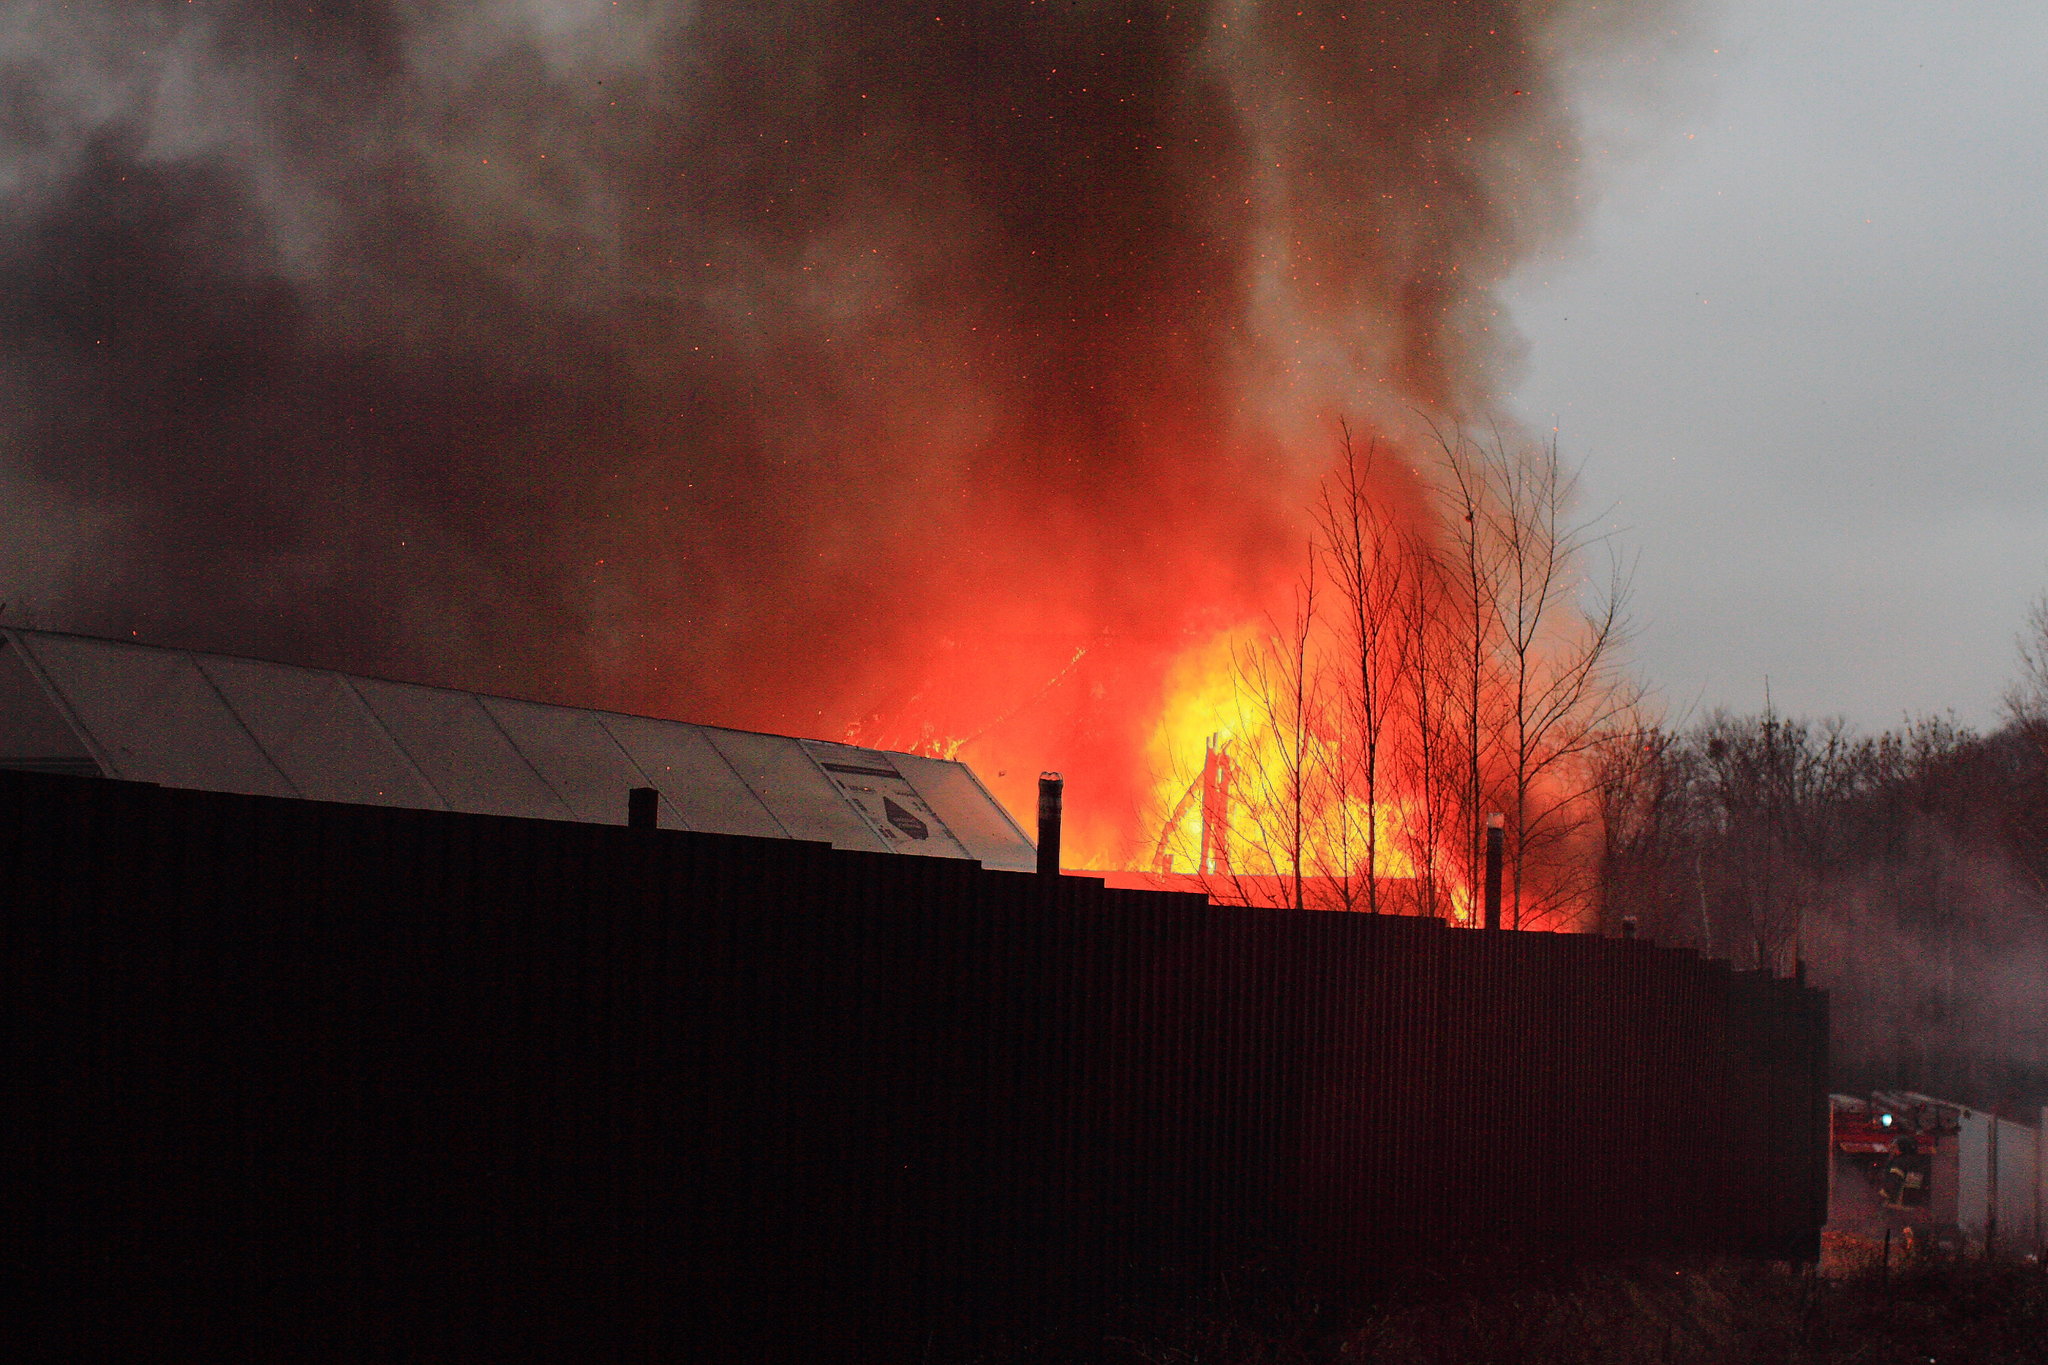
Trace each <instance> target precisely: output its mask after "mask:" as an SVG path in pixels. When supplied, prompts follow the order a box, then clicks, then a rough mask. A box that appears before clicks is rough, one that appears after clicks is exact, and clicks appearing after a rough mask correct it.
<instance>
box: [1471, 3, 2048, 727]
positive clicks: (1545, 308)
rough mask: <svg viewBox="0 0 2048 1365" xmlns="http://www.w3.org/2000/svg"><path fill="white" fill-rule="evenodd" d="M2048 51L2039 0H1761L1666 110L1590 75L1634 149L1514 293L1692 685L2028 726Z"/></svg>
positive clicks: (2046, 564) (1555, 403) (1533, 357)
mask: <svg viewBox="0 0 2048 1365" xmlns="http://www.w3.org/2000/svg"><path fill="white" fill-rule="evenodd" d="M1715 49H1718V51H1716V50H1715ZM2044 57H2048V7H2043V6H2040V5H2038V4H2031V3H1978V4H1961V5H1946V4H1945V5H1924V4H1913V3H1896V2H1894V3H1884V4H1871V3H1868V0H1855V2H1853V3H1852V2H1849V0H1823V2H1821V3H1801V4H1796V5H1786V4H1783V3H1781V2H1773V0H1737V2H1736V3H1729V4H1726V5H1724V6H1723V7H1722V8H1721V9H1720V11H1719V13H1718V16H1717V18H1716V20H1715V24H1714V32H1713V37H1712V38H1711V39H1710V40H1709V41H1707V42H1706V43H1704V44H1703V45H1702V46H1701V48H1700V49H1699V50H1698V52H1697V53H1696V55H1695V57H1694V58H1693V60H1692V62H1691V63H1690V65H1691V66H1692V67H1693V70H1692V72H1691V73H1689V74H1688V75H1687V76H1686V77H1684V78H1683V80H1682V81H1681V82H1679V89H1678V90H1677V92H1676V93H1674V94H1672V95H1669V96H1668V97H1667V99H1666V101H1665V107H1664V108H1663V109H1662V110H1661V111H1660V112H1659V113H1658V114H1657V115H1656V116H1655V117H1654V118H1651V119H1645V118H1644V117H1642V116H1641V115H1640V114H1634V115H1632V114H1630V113H1628V112H1625V111H1622V110H1620V109H1619V108H1618V107H1617V101H1616V100H1615V97H1614V96H1613V95H1612V94H1610V93H1606V92H1605V91H1604V90H1603V87H1602V84H1601V83H1600V81H1599V78H1598V77H1597V76H1596V77H1595V78H1593V79H1592V81H1591V82H1590V83H1589V85H1588V88H1587V90H1586V92H1585V96H1584V98H1585V100H1586V102H1587V105H1588V112H1589V114H1590V115H1591V116H1592V120H1593V122H1594V123H1595V124H1596V126H1597V125H1599V124H1603V123H1605V124H1614V125H1617V126H1619V125H1630V126H1628V128H1627V132H1626V134H1625V135H1624V137H1623V138H1622V139H1621V140H1620V141H1621V142H1622V143H1628V142H1632V143H1633V146H1632V147H1630V146H1624V145H1615V146H1614V147H1613V150H1612V151H1611V152H1610V153H1609V154H1608V155H1606V156H1605V157H1603V158H1602V161H1603V162H1605V163H1613V164H1603V165H1601V166H1600V167H1599V170H1598V182H1599V183H1600V184H1602V185H1603V186H1604V188H1605V191H1606V192H1605V195H1604V197H1603V199H1602V200H1601V202H1600V204H1599V206H1598V207H1597V208H1596V210H1595V211H1594V212H1593V213H1592V214H1591V215H1590V218H1589V221H1588V223H1587V225H1586V230H1585V231H1584V233H1583V234H1582V235H1581V237H1580V238H1579V239H1578V241H1577V243H1576V245H1575V247H1574V249H1573V251H1572V253H1571V254H1570V256H1569V257H1568V258H1567V259H1565V260H1563V261H1561V262H1550V263H1545V264H1543V265H1540V266H1536V267H1532V268H1530V269H1528V270H1526V271H1524V272H1523V274H1522V275H1521V276H1519V277H1518V279H1517V281H1516V282H1515V287H1514V288H1513V289H1512V290H1511V291H1510V294H1509V298H1510V302H1511V304H1512V306H1513V308H1514V312H1515V315H1516V317H1517V320H1518V322H1519V324H1520V326H1521V327H1522V329H1523V331H1524V333H1525V334H1526V335H1527V337H1528V340H1529V343H1530V350H1529V364H1528V369H1527V372H1526V374H1525V376H1524V379H1523V382H1522V383H1521V384H1520V385H1519V387H1518V389H1517V391H1516V399H1517V406H1518V408H1519V410H1520V411H1521V412H1522V413H1523V414H1524V415H1526V416H1527V417H1528V418H1530V419H1531V420H1532V421H1534V422H1537V423H1540V424H1542V425H1544V426H1549V425H1552V424H1553V422H1554V424H1555V425H1556V426H1557V427H1558V428H1560V439H1561V440H1562V442H1563V444H1564V447H1565V449H1566V451H1567V452H1568V453H1569V454H1570V455H1572V456H1573V457H1575V458H1578V459H1581V460H1583V461H1584V462H1585V469H1586V481H1587V486H1588V490H1589V502H1590V503H1591V505H1593V506H1595V507H1604V506H1607V505H1609V504H1613V505H1614V508H1615V511H1614V517H1613V520H1614V521H1615V522H1616V523H1617V524H1618V525H1620V526H1622V527H1623V528H1625V531H1626V534H1625V537H1624V539H1625V543H1626V544H1628V545H1629V546H1631V547H1632V548H1633V549H1634V550H1635V551H1637V552H1639V554H1640V557H1641V558H1640V566H1639V570H1638V573H1637V578H1636V586H1637V596H1636V608H1637V616H1638V618H1639V619H1640V621H1641V625H1642V632H1641V636H1640V640H1639V643H1638V646H1637V650H1636V654H1637V658H1638V660H1639V662H1640V664H1641V666H1642V668H1643V671H1644V672H1645V673H1646V674H1647V675H1648V677H1649V679H1650V680H1651V682H1652V683H1653V684H1655V685H1656V686H1657V687H1658V688H1659V690H1660V691H1661V692H1662V694H1663V695H1664V697H1665V699H1666V701H1667V703H1668V704H1669V705H1670V707H1671V709H1672V710H1673V711H1674V712H1678V711H1683V710H1685V709H1686V708H1688V707H1690V706H1692V705H1694V704H1695V703H1697V704H1698V705H1700V706H1702V707H1711V706H1715V705H1726V706H1729V707H1731V708H1735V709H1740V710H1753V709H1756V708H1757V707H1758V706H1759V705H1760V704H1761V703H1762V700H1763V689H1764V680H1765V678H1766V676H1768V678H1769V680H1770V689H1771V695H1772V698H1773V700H1774V701H1775V702H1776V703H1777V705H1778V707H1779V708H1780V709H1781V710H1784V711H1787V712H1792V713H1803V714H1809V715H1823V714H1840V715H1843V716H1846V717H1848V718H1849V719H1851V720H1853V721H1855V722H1857V723H1858V724H1860V725H1863V726H1881V725H1886V724H1890V723H1894V722H1896V721H1897V720H1898V719H1899V717H1900V716H1901V714H1902V713H1906V712H1914V713H1919V712H1926V711H1934V710H1946V709H1950V708H1953V709H1954V710H1955V711H1956V713H1957V714H1958V715H1959V716H1960V717H1961V718H1963V719H1965V720H1968V721H1973V722H1976V723H1979V724H1984V723H1991V722H1995V720H1996V717H1997V699H1998V694H1999V692H2000V690H2001V688H2002V687H2003V686H2004V685H2005V682H2006V680H2007V679H2008V677H2009V676H2010V674H2011V672H2012V667H2013V637H2014V634H2015V632H2016V631H2017V630H2018V629H2019V626H2020V624H2021V617H2022V615H2023V613H2024V611H2025V609H2026V604H2027V602H2028V601H2029V599H2030V598H2032V597H2033V596H2034V595H2036V594H2037V593H2039V592H2040V591H2041V590H2042V589H2043V588H2044V587H2048V459H2044V452H2048V259H2044V252H2043V245H2044V237H2048V232H2044V229H2048V176H2044V172H2043V162H2044V144H2048V82H2044V80H2043V79H2042V75H2043V59H2044ZM1598 148H1599V141H1598V140H1597V139H1596V140H1595V152H1594V154H1595V155H1596V156H1598V155H1599V150H1598Z"/></svg>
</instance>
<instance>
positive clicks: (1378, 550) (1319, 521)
mask: <svg viewBox="0 0 2048 1365" xmlns="http://www.w3.org/2000/svg"><path fill="white" fill-rule="evenodd" d="M1378 458H1379V443H1378V441H1376V440H1374V441H1369V442H1368V443H1367V444H1366V447H1365V449H1364V450H1363V451H1360V450H1359V449H1358V448H1357V446H1356V445H1355V444H1354V443H1353V442H1352V439H1351V428H1350V426H1349V425H1348V424H1347V425H1346V426H1345V427H1344V428H1343V444H1342V458H1341V460H1340V461H1339V463H1338V466H1337V468H1336V470H1335V472H1334V473H1332V474H1331V475H1330V476H1329V477H1328V478H1326V479H1324V481H1323V485H1322V491H1321V496H1320V499H1319V501H1318V503H1317V507H1316V531H1317V535H1318V544H1317V552H1318V557H1319V558H1321V559H1322V560H1323V562H1324V563H1325V564H1326V565H1327V566H1328V573H1329V575H1330V578H1331V581H1332V583H1333V584H1334V586H1335V589H1336V592H1337V595H1338V597H1339V598H1340V600H1341V601H1342V603H1343V608H1342V613H1341V614H1342V626H1341V627H1340V638H1339V642H1338V648H1339V649H1340V650H1341V653H1342V664H1341V667H1340V668H1339V669H1338V670H1335V671H1337V672H1339V673H1340V674H1341V676H1340V677H1338V678H1337V679H1335V680H1334V681H1335V683H1336V687H1337V691H1338V693H1339V695H1340V696H1341V697H1342V698H1343V704H1344V710H1345V712H1346V714H1345V716H1344V720H1345V722H1346V727H1345V728H1346V732H1347V737H1348V740H1349V744H1348V746H1347V747H1348V749H1349V753H1348V755H1347V757H1348V759H1349V762H1348V763H1346V764H1345V768H1346V771H1345V773H1344V774H1343V776H1342V780H1341V791H1342V793H1343V795H1344V796H1347V797H1348V796H1349V795H1351V794H1353V793H1354V792H1355V794H1356V795H1357V796H1358V797H1359V798H1360V799H1361V801H1362V803H1363V810H1362V811H1361V812H1360V819H1361V822H1362V824H1363V830H1362V831H1361V834H1362V839H1361V842H1362V844H1363V849H1362V856H1361V857H1360V858H1359V859H1358V860H1357V863H1358V870H1357V873H1356V876H1357V877H1358V879H1359V881H1360V883H1361V884H1362V886H1363V888H1364V892H1365V908H1366V909H1367V910H1368V911H1370V912H1371V913H1373V914H1378V913H1379V912H1380V908H1381V907H1380V875H1379V869H1380V854H1381V849H1382V846H1383V843H1384V841H1385V838H1386V831H1385V828H1384V826H1385V816H1384V813H1383V812H1384V810H1385V805H1386V798H1387V794H1388V793H1387V790H1386V786H1387V784H1386V781H1385V778H1386V773H1387V766H1388V765H1387V762H1386V760H1387V757H1388V755H1387V749H1388V729H1389V719H1390V716H1391V714H1392V712H1393V710H1394V706H1395V701H1396V697H1395V689H1396V685H1397V682H1398V680H1399V675H1400V674H1401V672H1402V671H1403V665H1404V663H1405V662H1406V659H1407V656H1408V655H1409V654H1410V650H1411V646H1412V644H1413V640H1412V638H1411V631H1412V629H1413V628H1414V627H1416V626H1417V625H1418V624H1421V623H1419V622H1418V621H1416V620H1415V619H1414V618H1413V617H1412V616H1411V615H1409V614H1407V613H1404V612H1403V611H1402V606H1403V603H1404V601H1405V599H1406V596H1407V583H1408V580H1409V578H1410V577H1411V576H1413V569H1412V566H1411V564H1410V555H1411V542H1410V541H1409V540H1408V539H1407V538H1406V537H1404V536H1403V535H1402V534H1401V531H1400V528H1399V527H1397V526H1396V525H1395V524H1394V521H1393V519H1392V517H1390V516H1389V514H1388V512H1387V509H1386V508H1385V507H1383V506H1382V505H1380V503H1379V502H1378V501H1377V499H1375V497H1374V496H1373V493H1372V478H1373V471H1374V466H1375V464H1376V463H1377V461H1378ZM1353 774H1355V775H1356V780H1355V782H1354V781H1353V780H1352V777H1353ZM1351 811H1352V803H1351V802H1350V801H1349V800H1339V801H1338V802H1337V803H1336V807H1335V810H1334V812H1333V813H1334V814H1335V815H1336V817H1337V818H1338V820H1339V821H1340V823H1341V824H1342V825H1343V826H1345V828H1343V829H1342V830H1341V832H1340V838H1339V842H1341V843H1344V844H1346V845H1348V844H1349V843H1350V842H1351V840H1350V837H1349V836H1350V830H1349V828H1348V825H1349V822H1350V820H1351ZM1345 861H1346V862H1350V861H1351V860H1350V859H1346V860H1345ZM1346 870H1347V871H1348V870H1349V869H1346ZM1348 882H1349V878H1348V877H1347V879H1346V884H1347V886H1348Z"/></svg>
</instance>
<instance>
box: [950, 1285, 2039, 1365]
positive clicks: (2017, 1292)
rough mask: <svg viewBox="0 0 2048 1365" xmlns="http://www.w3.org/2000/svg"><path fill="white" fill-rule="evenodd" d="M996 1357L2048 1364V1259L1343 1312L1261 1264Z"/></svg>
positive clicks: (1499, 1293)
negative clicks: (2047, 1263)
mask: <svg viewBox="0 0 2048 1365" xmlns="http://www.w3.org/2000/svg"><path fill="white" fill-rule="evenodd" d="M973 1359H974V1360H975V1361H977V1362H980V1363H981V1365H1083V1363H1084V1362H1085V1363H1086V1365H1349V1363H1350V1362H1377V1363H1379V1365H1752V1363H1754V1365H1930V1363H1931V1365H2034V1363H2035V1362H2041V1363H2042V1365H2048V1275H2044V1273H2043V1270H2042V1269H2041V1268H2040V1267H2038V1266H2031V1265H2018V1264H1999V1263H1985V1262H1982V1261H1937V1262H1930V1263H1925V1264H1918V1265H1912V1266H1908V1267H1906V1268H1904V1269H1896V1268H1895V1269H1894V1270H1893V1271H1892V1272H1891V1273H1890V1274H1889V1275H1887V1274H1884V1273H1882V1272H1881V1271H1877V1270H1874V1269H1873V1270H1871V1271H1867V1272H1863V1273H1858V1274H1854V1275H1851V1276H1848V1277H1845V1278H1841V1279H1836V1280H1827V1279H1821V1278H1819V1277H1816V1276H1814V1275H1813V1274H1811V1273H1808V1272H1801V1271H1794V1270H1787V1269H1784V1268H1773V1267H1768V1266H1759V1265H1752V1264H1746V1263H1735V1262H1728V1263H1715V1264H1709V1265H1697V1266H1686V1267H1669V1266H1665V1267H1654V1266H1627V1267H1603V1268H1599V1269H1583V1270H1577V1271H1570V1272H1560V1273H1558V1274H1554V1275H1552V1276H1550V1277H1548V1278H1547V1279H1546V1280H1543V1281H1537V1280H1531V1281H1530V1282H1528V1283H1524V1284H1520V1285H1516V1286H1512V1287H1499V1288H1492V1289H1488V1288H1485V1287H1479V1286H1473V1287H1457V1286H1448V1285H1445V1286H1437V1287H1436V1288H1435V1290H1434V1291H1433V1292H1426V1293H1422V1294H1417V1295H1411V1296H1410V1297H1409V1298H1408V1300H1407V1301H1405V1302H1400V1303H1388V1304H1382V1305H1379V1306H1377V1307H1374V1308H1371V1309H1369V1310H1366V1311H1363V1312H1359V1313H1356V1314H1353V1315H1350V1316H1349V1318H1348V1320H1338V1319H1337V1318H1336V1316H1335V1315H1334V1314H1333V1313H1331V1312H1330V1311H1329V1310H1328V1309H1327V1308H1326V1307H1324V1306H1323V1305H1320V1304H1317V1303H1315V1302H1312V1301H1310V1300H1308V1299H1307V1298H1306V1297H1304V1296H1302V1295H1301V1294H1299V1293H1298V1292H1293V1291H1289V1290H1286V1289H1285V1288H1284V1287H1282V1286H1280V1285H1278V1284H1276V1283H1275V1281H1274V1279H1273V1278H1272V1277H1271V1276H1267V1275H1261V1274H1259V1273H1257V1272H1251V1271H1248V1272H1245V1273H1243V1274H1241V1275H1239V1276H1236V1277H1232V1278H1230V1279H1226V1280H1225V1281H1223V1282H1222V1283H1221V1284H1220V1285H1219V1286H1218V1287H1217V1288H1216V1289H1215V1290H1213V1291H1212V1292H1210V1293H1209V1294H1207V1295H1204V1296H1202V1298H1200V1299H1199V1300H1198V1301H1195V1302H1192V1303H1186V1304H1181V1305H1177V1306H1175V1307H1173V1308H1171V1309H1164V1308H1154V1309H1148V1310H1140V1309H1135V1308H1126V1309H1124V1310H1120V1311H1119V1312H1117V1313H1115V1314H1112V1315H1110V1317H1108V1318H1107V1319H1105V1320H1102V1321H1098V1322H1094V1323H1090V1324H1087V1325H1086V1326H1075V1327H1071V1328H1068V1329H1063V1330H1061V1331H1058V1332H1052V1333H1047V1334H1045V1335H1044V1336H1042V1337H1039V1338H1037V1339H1034V1340H1031V1341H1028V1342H1014V1343H1011V1344H1009V1345H1007V1346H1005V1347H1003V1348H1002V1349H1000V1350H996V1351H993V1352H986V1353H981V1354H978V1355H976V1356H975V1357H973Z"/></svg>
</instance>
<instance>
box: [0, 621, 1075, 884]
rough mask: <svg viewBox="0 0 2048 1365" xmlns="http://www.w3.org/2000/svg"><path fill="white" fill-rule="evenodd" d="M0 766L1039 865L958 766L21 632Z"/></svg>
mask: <svg viewBox="0 0 2048 1365" xmlns="http://www.w3.org/2000/svg"><path fill="white" fill-rule="evenodd" d="M0 767H6V768H36V769H41V770H44V771H52V772H72V773H81V774H87V775H98V776H102V777H114V778H123V779H127V780H130V781H137V782H156V783H160V784H162V785H164V786H167V787H196V788H199V789H200V790H203V791H223V792H248V793H253V794H256V795H261V796H296V797H304V798H307V799H309V800H315V801H342V802H350V803H355V804H361V805H379V806H404V807H410V808H413V809H420V810H454V811H467V812H473V813H476V814H485V815H520V816H528V817H531V818H534V819H541V820H579V821H584V822H588V823H592V824H623V823H625V818H626V792H627V790H628V789H630V788H633V787H653V788H656V789H657V790H659V791H660V792H661V802H660V806H659V810H658V817H657V818H658V822H659V824H660V825H661V826H662V827H663V828H665V829H688V830H703V831H708V832H712V833H719V834H753V835H762V836H767V837H770V838H787V839H814V840H820V841H823V842H826V843H829V844H831V845H832V846H833V847H835V848H847V849H866V850H869V851H877V852H880V851H886V852H892V853H908V854H920V855H924V856H928V857H941V858H972V859H975V860H978V861H980V862H981V863H983V864H984V865H986V866H988V867H995V868H1006V869H1010V870H1012V871H1019V872H1028V871H1031V870H1032V869H1033V868H1034V867H1035V866H1036V855H1035V853H1034V852H1033V849H1032V845H1031V841H1030V840H1029V839H1028V838H1026V837H1025V834H1024V831H1023V830H1022V829H1020V828H1018V826H1017V822H1016V821H1014V820H1012V819H1011V818H1010V816H1009V814H1008V812H1006V811H1005V810H1004V809H1003V808H1002V806H1001V805H999V804H998V803H997V802H996V800H995V798H994V797H992V796H990V795H989V793H988V791H987V789H986V788H984V787H983V786H982V785H981V782H980V780H979V779H977V778H976V777H975V776H974V774H973V772H972V771H970V770H969V769H968V767H967V765H965V764H964V763H955V762H949V761H946V760H942V759H936V758H923V757H919V756H917V755H915V754H898V753H888V752H884V751H882V750H878V749H860V748H856V747H854V746H853V745H850V744H834V743H830V742H828V741H825V740H815V739H792V738H789V737H787V736H783V735H760V734H753V733H750V732H748V731H744V730H722V729H718V728H716V727H714V726H709V725H688V724H685V723H683V722H681V721H673V720H657V719H655V718H653V717H649V716H629V715H621V714H619V713H617V712H611V711H589V710H583V709H580V708H577V707H572V706H547V705H543V704H541V703H539V702H531V701H518V700H514V699H512V698H509V697H492V696H486V695H484V694H482V693H477V692H457V691H452V690H450V689H448V688H441V687H422V686H419V685H417V684H414V683H397V682H387V681H384V680H382V679H379V678H364V677H356V676H354V675H351V674H347V673H334V672H330V671H327V670H325V669H317V668H299V667H296V666H294V665H291V664H276V663H265V662H262V661H260V660H256V659H238V658H234V657H231V656H229V655H224V654H202V653H199V652H198V651H196V650H185V649H164V648H159V647H157V646H154V645H142V644H133V643H129V642H127V641H121V640H102V639H96V638H93V637H90V636H83V635H65V634H60V633H57V632H54V631H43V630H25V629H19V628H15V627H0Z"/></svg>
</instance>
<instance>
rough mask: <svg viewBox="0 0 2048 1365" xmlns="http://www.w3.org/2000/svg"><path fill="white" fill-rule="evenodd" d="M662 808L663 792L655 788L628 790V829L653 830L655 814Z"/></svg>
mask: <svg viewBox="0 0 2048 1365" xmlns="http://www.w3.org/2000/svg"><path fill="white" fill-rule="evenodd" d="M660 808H661V792H660V790H659V789H658V788H655V787H628V788H627V789H626V828H628V829H653V828H654V817H655V813H656V812H657V811H658V810H660Z"/></svg>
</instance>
